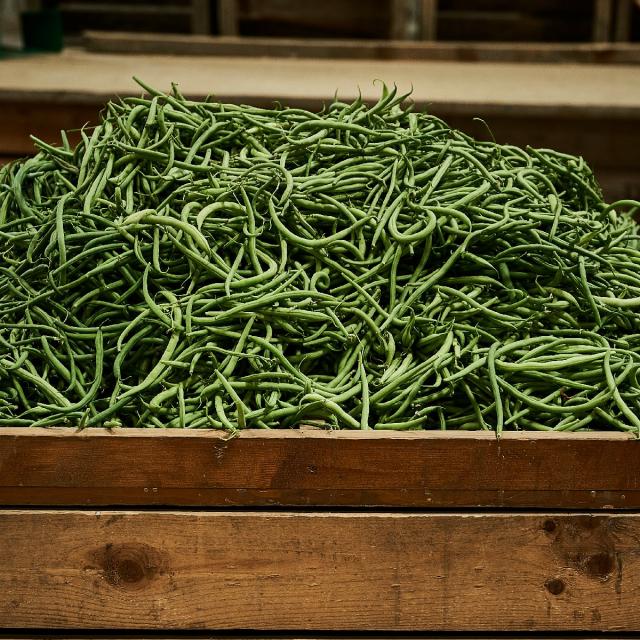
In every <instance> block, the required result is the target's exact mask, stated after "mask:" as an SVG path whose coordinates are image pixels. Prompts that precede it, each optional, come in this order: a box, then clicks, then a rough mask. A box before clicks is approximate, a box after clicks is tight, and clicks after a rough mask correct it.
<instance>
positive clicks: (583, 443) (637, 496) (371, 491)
mask: <svg viewBox="0 0 640 640" xmlns="http://www.w3.org/2000/svg"><path fill="white" fill-rule="evenodd" d="M0 504H4V505H39V506H47V505H49V506H57V505H169V506H171V505H175V506H226V505H240V506H242V505H245V506H249V505H250V506H360V507H385V506H393V507H411V508H442V507H522V508H527V507H545V508H588V509H602V508H618V509H626V508H629V509H631V508H638V507H640V441H638V440H636V439H634V438H633V437H631V436H628V435H625V434H616V433H593V434H564V435H560V434H544V433H506V434H504V436H503V437H502V438H501V440H499V441H498V440H496V437H495V435H494V434H493V433H486V432H484V433H483V432H475V433H473V432H472V433H465V432H447V433H441V432H437V431H436V432H412V433H398V432H388V431H387V432H371V433H369V432H350V431H338V432H335V431H334V432H325V431H319V430H306V429H302V430H282V431H279V430H273V431H262V430H246V431H243V432H241V433H240V435H239V436H238V437H236V438H233V439H228V435H227V434H225V433H223V432H216V431H207V430H202V431H188V430H187V431H183V430H179V429H176V430H167V431H163V430H145V429H121V430H118V431H117V432H113V433H110V432H108V431H106V430H101V429H86V430H85V431H82V432H76V431H74V430H73V429H68V428H57V429H56V428H52V429H8V428H4V429H0Z"/></svg>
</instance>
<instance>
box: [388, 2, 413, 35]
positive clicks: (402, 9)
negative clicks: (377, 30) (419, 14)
mask: <svg viewBox="0 0 640 640" xmlns="http://www.w3.org/2000/svg"><path fill="white" fill-rule="evenodd" d="M409 2H411V0H390V6H391V19H390V20H389V37H390V38H391V39H392V40H408V39H409V38H410V33H409V31H410V30H409V21H410V6H409Z"/></svg>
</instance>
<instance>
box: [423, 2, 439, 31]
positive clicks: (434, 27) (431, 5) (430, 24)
mask: <svg viewBox="0 0 640 640" xmlns="http://www.w3.org/2000/svg"><path fill="white" fill-rule="evenodd" d="M420 9H421V16H420V19H421V22H420V24H421V33H420V35H421V37H422V39H423V40H435V39H436V35H437V32H438V0H421V2H420Z"/></svg>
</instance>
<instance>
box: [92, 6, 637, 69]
mask: <svg viewBox="0 0 640 640" xmlns="http://www.w3.org/2000/svg"><path fill="white" fill-rule="evenodd" d="M431 2H433V0H425V5H429V4H430V3H431ZM424 16H425V14H424V8H423V22H422V32H423V36H422V37H423V38H424V39H425V40H428V39H433V38H435V30H434V29H435V22H434V21H433V20H432V18H427V22H428V23H429V24H425V22H424ZM432 17H433V16H432ZM429 25H431V26H429ZM83 42H84V46H85V47H86V48H87V49H88V50H89V51H94V52H101V53H137V54H145V53H146V54H151V53H170V54H172V55H194V56H197V55H205V56H248V57H250V56H255V57H263V56H266V57H271V58H280V57H286V58H291V57H296V58H347V59H381V60H383V59H384V60H451V61H459V62H471V61H474V62H536V63H580V64H640V44H637V43H635V44H634V43H597V44H594V43H566V44H564V43H545V42H539V43H538V42H530V43H508V42H470V43H463V42H414V41H406V40H405V41H403V40H395V41H393V40H392V41H384V40H341V39H337V38H336V39H322V38H260V37H244V36H243V37H194V36H185V35H180V34H166V35H164V34H163V35H162V36H159V35H158V34H150V33H141V34H140V33H136V34H132V33H125V32H108V31H87V32H85V35H84V40H83Z"/></svg>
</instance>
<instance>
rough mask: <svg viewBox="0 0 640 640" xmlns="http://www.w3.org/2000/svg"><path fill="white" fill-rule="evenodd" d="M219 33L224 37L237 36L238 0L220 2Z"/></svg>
mask: <svg viewBox="0 0 640 640" xmlns="http://www.w3.org/2000/svg"><path fill="white" fill-rule="evenodd" d="M217 6H218V31H219V32H220V33H221V34H222V35H223V36H237V35H238V33H239V26H238V0H218V2H217Z"/></svg>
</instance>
